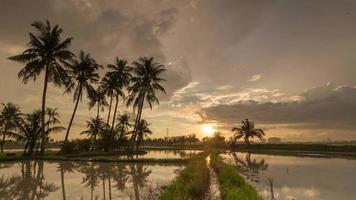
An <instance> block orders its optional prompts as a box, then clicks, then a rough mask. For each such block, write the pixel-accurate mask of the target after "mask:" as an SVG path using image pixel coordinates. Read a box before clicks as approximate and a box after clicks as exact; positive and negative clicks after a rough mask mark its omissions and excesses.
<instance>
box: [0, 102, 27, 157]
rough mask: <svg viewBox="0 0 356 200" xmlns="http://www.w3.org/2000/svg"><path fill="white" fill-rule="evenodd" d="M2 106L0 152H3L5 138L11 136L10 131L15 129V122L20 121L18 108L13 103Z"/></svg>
mask: <svg viewBox="0 0 356 200" xmlns="http://www.w3.org/2000/svg"><path fill="white" fill-rule="evenodd" d="M2 106H3V107H4V108H3V109H2V111H1V113H0V126H1V130H0V131H1V134H2V141H1V152H3V151H4V145H5V138H6V136H10V137H11V136H13V135H12V134H11V132H10V131H12V130H14V129H15V128H16V127H17V122H18V121H20V120H21V115H22V113H21V111H20V108H19V107H18V106H17V105H15V104H13V103H7V104H4V103H3V104H2Z"/></svg>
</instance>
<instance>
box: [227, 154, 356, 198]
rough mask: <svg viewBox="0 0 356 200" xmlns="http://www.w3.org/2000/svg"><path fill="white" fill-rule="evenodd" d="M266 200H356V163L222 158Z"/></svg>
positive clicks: (264, 157)
mask: <svg viewBox="0 0 356 200" xmlns="http://www.w3.org/2000/svg"><path fill="white" fill-rule="evenodd" d="M222 156H223V157H224V158H225V161H226V162H229V163H231V164H233V165H235V166H237V167H238V168H239V170H240V171H241V172H242V173H243V174H244V175H245V177H246V178H247V179H248V180H249V181H250V182H252V183H253V184H254V185H255V186H256V187H257V188H258V190H259V192H260V193H261V195H262V196H263V197H264V198H265V199H276V200H277V199H280V200H292V199H294V200H306V199H307V200H354V199H355V197H356V187H355V184H356V160H347V159H341V158H321V157H296V156H277V155H263V154H249V153H239V152H234V153H229V154H225V155H222Z"/></svg>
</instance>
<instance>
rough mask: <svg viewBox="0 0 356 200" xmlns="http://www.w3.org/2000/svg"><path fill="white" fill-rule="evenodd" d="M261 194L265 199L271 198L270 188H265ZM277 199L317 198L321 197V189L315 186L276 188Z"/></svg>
mask: <svg viewBox="0 0 356 200" xmlns="http://www.w3.org/2000/svg"><path fill="white" fill-rule="evenodd" d="M259 192H260V194H261V196H262V197H263V198H264V199H271V193H270V189H268V188H263V189H261V190H260V191H259ZM274 197H275V199H281V200H292V199H293V200H305V199H315V198H320V191H319V190H317V189H315V188H302V187H300V188H297V187H287V186H283V187H282V188H279V189H275V188H274Z"/></svg>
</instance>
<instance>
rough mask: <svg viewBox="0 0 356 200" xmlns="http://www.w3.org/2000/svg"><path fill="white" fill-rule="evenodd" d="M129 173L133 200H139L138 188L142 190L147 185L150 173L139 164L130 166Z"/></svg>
mask: <svg viewBox="0 0 356 200" xmlns="http://www.w3.org/2000/svg"><path fill="white" fill-rule="evenodd" d="M129 167H130V172H129V174H130V175H131V178H132V183H133V187H134V188H133V189H134V192H135V200H140V193H139V188H143V187H145V186H146V184H147V177H148V176H149V175H150V174H151V173H152V171H151V170H147V168H146V167H144V166H143V165H140V164H130V165H129Z"/></svg>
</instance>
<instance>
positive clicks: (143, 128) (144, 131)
mask: <svg viewBox="0 0 356 200" xmlns="http://www.w3.org/2000/svg"><path fill="white" fill-rule="evenodd" d="M149 125H150V124H149V123H148V122H147V121H146V120H144V119H141V121H140V122H139V123H138V125H137V140H136V149H138V147H139V143H140V142H141V141H143V139H144V138H145V137H148V135H151V134H152V131H151V130H150V129H149V128H148V126H149Z"/></svg>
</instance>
